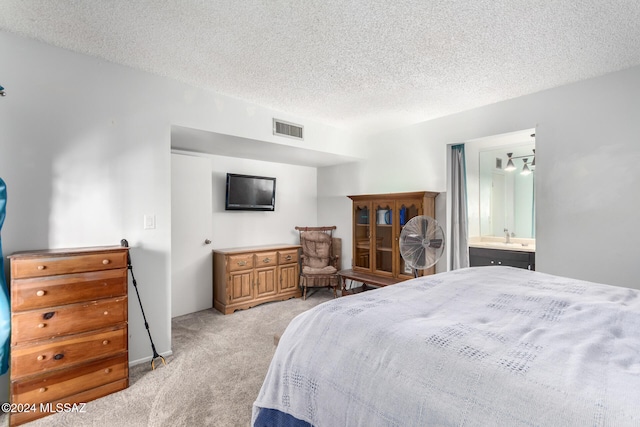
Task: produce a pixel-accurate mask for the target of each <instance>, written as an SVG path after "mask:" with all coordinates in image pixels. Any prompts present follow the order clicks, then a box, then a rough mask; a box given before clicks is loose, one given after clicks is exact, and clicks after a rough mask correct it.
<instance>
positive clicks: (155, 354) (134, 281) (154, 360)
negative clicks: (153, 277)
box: [120, 239, 167, 369]
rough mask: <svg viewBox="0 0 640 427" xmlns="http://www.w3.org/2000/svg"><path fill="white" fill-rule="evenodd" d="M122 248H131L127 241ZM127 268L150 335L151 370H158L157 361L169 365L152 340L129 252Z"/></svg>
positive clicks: (125, 240)
mask: <svg viewBox="0 0 640 427" xmlns="http://www.w3.org/2000/svg"><path fill="white" fill-rule="evenodd" d="M120 246H123V247H125V248H128V247H129V242H127V239H122V240H120ZM127 268H128V269H129V271H130V272H131V280H132V281H133V288H134V289H135V290H136V295H137V296H138V302H139V303H140V311H142V318H143V319H144V327H145V328H147V333H148V334H149V341H151V351H153V358H152V359H151V369H156V365H155V362H156V359H160V360H162V364H163V365H165V366H166V365H167V362H166V361H165V360H164V357H162V356H160V355H159V354H158V352H157V351H156V346H155V345H154V344H153V338H151V331H149V324H148V323H147V317H146V316H145V315H144V308H142V300H141V299H140V293H139V292H138V284H137V283H136V277H135V276H134V275H133V266H132V265H131V255H130V254H129V251H127Z"/></svg>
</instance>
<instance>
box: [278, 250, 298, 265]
mask: <svg viewBox="0 0 640 427" xmlns="http://www.w3.org/2000/svg"><path fill="white" fill-rule="evenodd" d="M278 256H279V257H280V259H279V262H280V264H292V263H295V262H298V250H297V249H296V250H292V251H281V252H278Z"/></svg>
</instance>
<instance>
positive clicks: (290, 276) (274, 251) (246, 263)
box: [213, 245, 302, 314]
mask: <svg viewBox="0 0 640 427" xmlns="http://www.w3.org/2000/svg"><path fill="white" fill-rule="evenodd" d="M299 252H300V245H270V246H254V247H245V248H230V249H216V250H214V251H213V306H214V307H215V309H216V310H218V311H220V312H221V313H224V314H230V313H233V312H234V311H235V310H240V309H245V308H250V307H253V306H256V305H258V304H262V303H264V302H269V301H281V300H286V299H289V298H299V297H301V296H302V293H301V291H300V287H299V286H298V283H299V277H300V267H299V265H298V259H299Z"/></svg>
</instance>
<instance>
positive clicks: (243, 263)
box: [238, 261, 247, 267]
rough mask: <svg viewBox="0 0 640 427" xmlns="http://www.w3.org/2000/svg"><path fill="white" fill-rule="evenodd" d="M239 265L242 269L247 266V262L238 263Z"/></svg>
mask: <svg viewBox="0 0 640 427" xmlns="http://www.w3.org/2000/svg"><path fill="white" fill-rule="evenodd" d="M238 265H239V266H241V267H242V266H244V265H247V261H238Z"/></svg>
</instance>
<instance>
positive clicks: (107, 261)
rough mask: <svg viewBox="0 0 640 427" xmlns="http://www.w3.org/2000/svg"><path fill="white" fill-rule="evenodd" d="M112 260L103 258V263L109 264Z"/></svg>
mask: <svg viewBox="0 0 640 427" xmlns="http://www.w3.org/2000/svg"><path fill="white" fill-rule="evenodd" d="M110 262H111V261H109V260H108V259H103V260H102V263H103V264H104V265H107V264H109V263H110Z"/></svg>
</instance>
